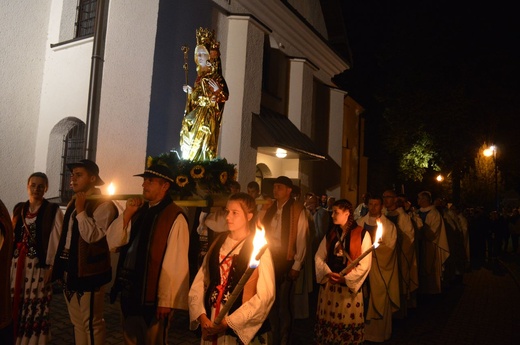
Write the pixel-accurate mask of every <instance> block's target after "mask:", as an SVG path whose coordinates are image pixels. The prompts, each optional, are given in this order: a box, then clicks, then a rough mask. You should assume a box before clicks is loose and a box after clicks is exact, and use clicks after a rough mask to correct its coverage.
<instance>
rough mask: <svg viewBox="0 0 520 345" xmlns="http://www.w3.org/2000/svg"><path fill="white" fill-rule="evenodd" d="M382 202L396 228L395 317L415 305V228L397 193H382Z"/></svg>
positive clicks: (416, 276)
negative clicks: (397, 306)
mask: <svg viewBox="0 0 520 345" xmlns="http://www.w3.org/2000/svg"><path fill="white" fill-rule="evenodd" d="M383 204H384V206H385V208H386V213H385V216H386V218H388V219H389V220H390V221H391V222H392V223H394V225H395V226H396V228H397V243H396V250H397V255H398V261H397V262H398V265H399V282H400V284H399V285H400V288H401V293H400V295H401V296H400V297H401V298H400V302H401V303H400V310H399V312H398V313H396V314H397V315H395V316H397V317H400V318H403V317H405V316H406V315H407V309H408V308H415V307H416V306H417V298H416V297H417V296H416V295H417V294H416V292H417V288H418V287H419V277H418V274H417V256H416V253H415V230H414V227H413V224H412V220H411V218H410V216H409V215H408V214H407V213H406V212H405V211H404V209H403V208H402V207H401V205H400V204H399V201H398V200H397V194H396V193H395V192H394V191H393V190H386V191H385V192H384V193H383Z"/></svg>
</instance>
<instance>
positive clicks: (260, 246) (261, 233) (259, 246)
mask: <svg viewBox="0 0 520 345" xmlns="http://www.w3.org/2000/svg"><path fill="white" fill-rule="evenodd" d="M266 249H267V241H266V239H265V230H264V229H263V228H262V229H258V228H257V229H256V234H255V238H254V239H253V252H252V253H251V259H250V260H249V267H248V268H247V269H246V271H245V272H244V274H243V275H242V277H241V278H240V280H239V282H238V284H237V285H236V286H235V288H234V289H233V292H232V293H231V295H229V298H228V300H227V301H226V304H224V306H223V307H222V309H220V312H219V313H218V315H217V317H216V318H215V321H214V323H215V324H216V325H218V324H220V323H221V322H222V320H223V319H224V317H225V316H226V314H227V312H228V311H229V309H231V307H232V306H233V303H235V301H236V299H237V298H238V296H239V295H240V293H241V292H242V290H243V289H244V286H245V285H246V283H247V281H248V280H249V278H250V277H251V274H253V272H254V270H255V269H256V268H257V267H258V265H259V264H260V258H261V257H262V255H263V254H264V252H265V250H266Z"/></svg>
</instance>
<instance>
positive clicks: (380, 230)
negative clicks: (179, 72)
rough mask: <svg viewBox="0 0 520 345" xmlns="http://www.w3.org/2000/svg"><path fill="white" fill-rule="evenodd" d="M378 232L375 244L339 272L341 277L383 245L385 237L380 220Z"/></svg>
mask: <svg viewBox="0 0 520 345" xmlns="http://www.w3.org/2000/svg"><path fill="white" fill-rule="evenodd" d="M376 223H377V230H376V238H375V239H374V244H372V246H370V248H368V249H367V250H365V252H364V253H363V254H361V255H360V256H358V257H357V258H356V259H355V260H354V261H352V262H351V263H350V264H348V265H347V267H345V268H344V269H343V270H341V272H339V274H340V275H342V276H343V275H345V274H347V273H348V272H349V271H350V270H351V269H353V268H354V267H356V266H357V264H358V263H359V262H360V261H361V260H363V259H364V258H365V256H367V255H368V254H370V253H372V251H373V250H374V249H376V248H377V247H379V244H380V243H381V238H382V237H383V223H381V220H380V219H379V218H378V219H377V221H376Z"/></svg>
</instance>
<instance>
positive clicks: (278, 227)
mask: <svg viewBox="0 0 520 345" xmlns="http://www.w3.org/2000/svg"><path fill="white" fill-rule="evenodd" d="M286 203H287V201H286V202H285V203H284V204H283V205H281V206H279V207H277V209H276V213H275V215H274V216H273V218H272V220H271V229H272V230H271V235H270V236H271V239H272V241H271V243H269V246H270V247H271V248H273V249H272V250H273V251H279V250H280V249H281V245H282V210H283V206H284V205H285V204H286ZM277 206H278V205H277ZM305 212H306V210H305V208H304V209H303V210H302V211H301V213H300V216H299V217H298V233H297V235H296V253H295V254H294V263H293V265H292V269H293V270H295V271H299V270H300V269H301V268H302V266H303V262H304V261H305V253H306V252H307V238H308V236H309V235H308V234H309V222H308V220H307V214H306V213H305ZM289 231H290V230H289Z"/></svg>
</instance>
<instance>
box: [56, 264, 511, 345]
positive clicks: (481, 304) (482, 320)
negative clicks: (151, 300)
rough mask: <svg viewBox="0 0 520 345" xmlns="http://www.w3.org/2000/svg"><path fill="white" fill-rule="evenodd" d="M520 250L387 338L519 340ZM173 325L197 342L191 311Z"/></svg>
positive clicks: (61, 339) (303, 335) (112, 324)
mask: <svg viewBox="0 0 520 345" xmlns="http://www.w3.org/2000/svg"><path fill="white" fill-rule="evenodd" d="M519 283H520V255H518V254H508V255H505V256H503V257H502V258H501V259H500V260H499V261H497V262H496V263H494V264H487V265H485V266H483V267H480V268H475V269H474V270H472V271H471V272H469V273H467V274H465V276H464V282H463V283H462V284H459V285H454V286H451V287H450V288H448V289H447V290H446V292H445V293H444V294H442V295H440V296H437V297H436V298H429V299H426V298H420V299H419V300H418V307H417V309H416V310H414V311H412V312H411V313H410V315H409V316H408V317H407V318H406V319H405V320H396V321H394V327H393V335H392V338H391V339H390V340H388V341H386V342H385V343H384V344H392V345H393V344H419V345H437V344H439V345H440V344H448V345H449V344H457V345H465V344H468V345H470V344H471V345H473V344H485V345H488V344H500V345H508V344H520V322H519V321H518V316H519V315H520V313H519V311H520V285H519ZM51 308H52V312H51V314H52V335H53V340H52V344H54V345H68V344H73V343H74V341H73V337H72V327H71V326H70V322H69V320H68V314H67V308H66V306H65V302H64V300H63V295H61V294H59V293H57V294H55V295H54V299H53V303H52V306H51ZM177 316H178V317H177V318H176V320H175V321H174V324H173V326H172V328H171V330H170V336H169V339H170V343H171V344H182V345H187V344H198V343H199V338H198V336H197V335H196V334H195V333H193V332H191V331H189V330H188V316H187V313H186V312H179V313H178V314H177ZM105 319H106V323H107V329H108V336H107V344H122V343H123V341H122V334H121V331H120V325H119V305H118V304H117V303H116V304H113V305H110V304H107V307H106V312H105ZM313 326H314V319H313V318H309V319H307V320H297V322H296V325H295V327H296V337H295V339H294V344H312V337H313Z"/></svg>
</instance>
